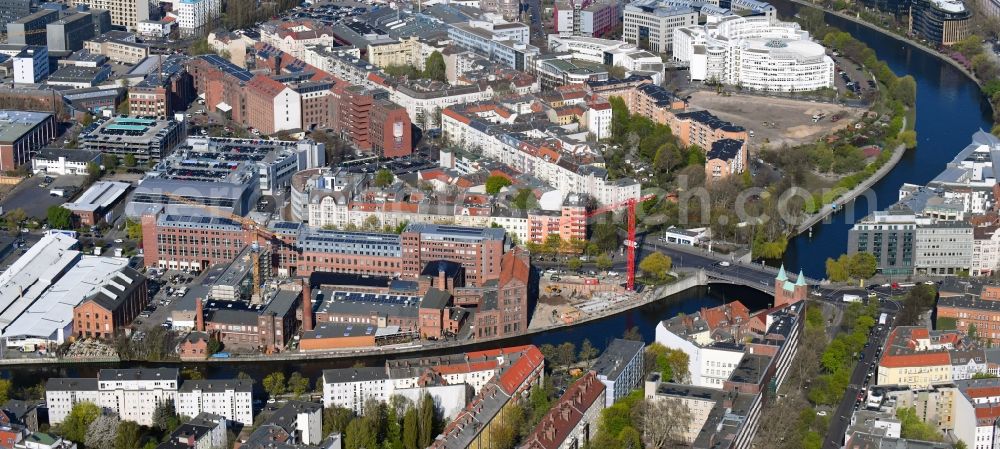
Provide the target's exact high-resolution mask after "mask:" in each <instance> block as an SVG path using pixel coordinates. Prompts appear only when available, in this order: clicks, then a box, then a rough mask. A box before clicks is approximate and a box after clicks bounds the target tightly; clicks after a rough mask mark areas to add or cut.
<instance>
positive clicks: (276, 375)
mask: <svg viewBox="0 0 1000 449" xmlns="http://www.w3.org/2000/svg"><path fill="white" fill-rule="evenodd" d="M263 386H264V391H266V392H267V394H268V395H269V396H271V397H272V398H275V397H278V396H281V395H282V394H285V373H283V372H281V371H275V372H273V373H271V374H268V375H267V376H264V382H263Z"/></svg>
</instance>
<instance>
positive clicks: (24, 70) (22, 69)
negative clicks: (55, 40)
mask: <svg viewBox="0 0 1000 449" xmlns="http://www.w3.org/2000/svg"><path fill="white" fill-rule="evenodd" d="M48 77H49V51H48V50H47V49H46V48H45V47H42V46H36V45H32V46H28V47H25V48H24V50H21V52H20V53H18V54H17V56H14V82H15V83H18V84H35V83H39V82H41V81H42V80H44V79H45V78H48Z"/></svg>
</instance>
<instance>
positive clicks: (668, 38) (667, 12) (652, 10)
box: [622, 0, 698, 53]
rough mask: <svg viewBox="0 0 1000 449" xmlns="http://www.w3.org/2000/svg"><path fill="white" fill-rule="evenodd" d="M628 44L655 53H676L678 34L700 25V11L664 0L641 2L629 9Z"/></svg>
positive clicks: (630, 4) (625, 20) (626, 7)
mask: <svg viewBox="0 0 1000 449" xmlns="http://www.w3.org/2000/svg"><path fill="white" fill-rule="evenodd" d="M622 23H623V27H624V29H623V33H624V37H625V42H628V43H630V44H633V45H636V46H637V47H639V48H642V49H646V50H649V51H651V52H654V53H667V52H670V51H672V50H673V45H674V39H675V38H674V30H676V29H677V28H680V27H687V26H692V25H697V24H698V11H695V10H694V9H692V8H691V7H689V6H681V5H670V4H667V3H664V2H661V1H660V0H637V1H634V2H632V3H629V4H628V5H625V18H624V20H623V22H622Z"/></svg>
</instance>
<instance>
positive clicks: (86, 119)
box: [80, 112, 94, 128]
mask: <svg viewBox="0 0 1000 449" xmlns="http://www.w3.org/2000/svg"><path fill="white" fill-rule="evenodd" d="M91 123H94V115H93V114H91V113H89V112H87V113H84V114H83V119H81V120H80V124H81V125H83V127H84V128H86V127H88V126H90V124H91Z"/></svg>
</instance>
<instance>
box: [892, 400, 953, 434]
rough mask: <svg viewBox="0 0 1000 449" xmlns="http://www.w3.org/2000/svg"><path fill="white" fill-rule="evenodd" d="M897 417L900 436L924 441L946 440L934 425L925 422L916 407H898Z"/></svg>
mask: <svg viewBox="0 0 1000 449" xmlns="http://www.w3.org/2000/svg"><path fill="white" fill-rule="evenodd" d="M896 418H897V419H899V425H900V432H899V433H900V436H901V437H903V438H906V439H911V440H924V441H944V437H943V436H942V435H941V433H940V432H938V431H937V429H936V428H934V426H932V425H930V424H928V423H925V422H924V421H923V420H921V419H920V417H919V416H917V409H916V408H914V407H901V408H897V409H896Z"/></svg>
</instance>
